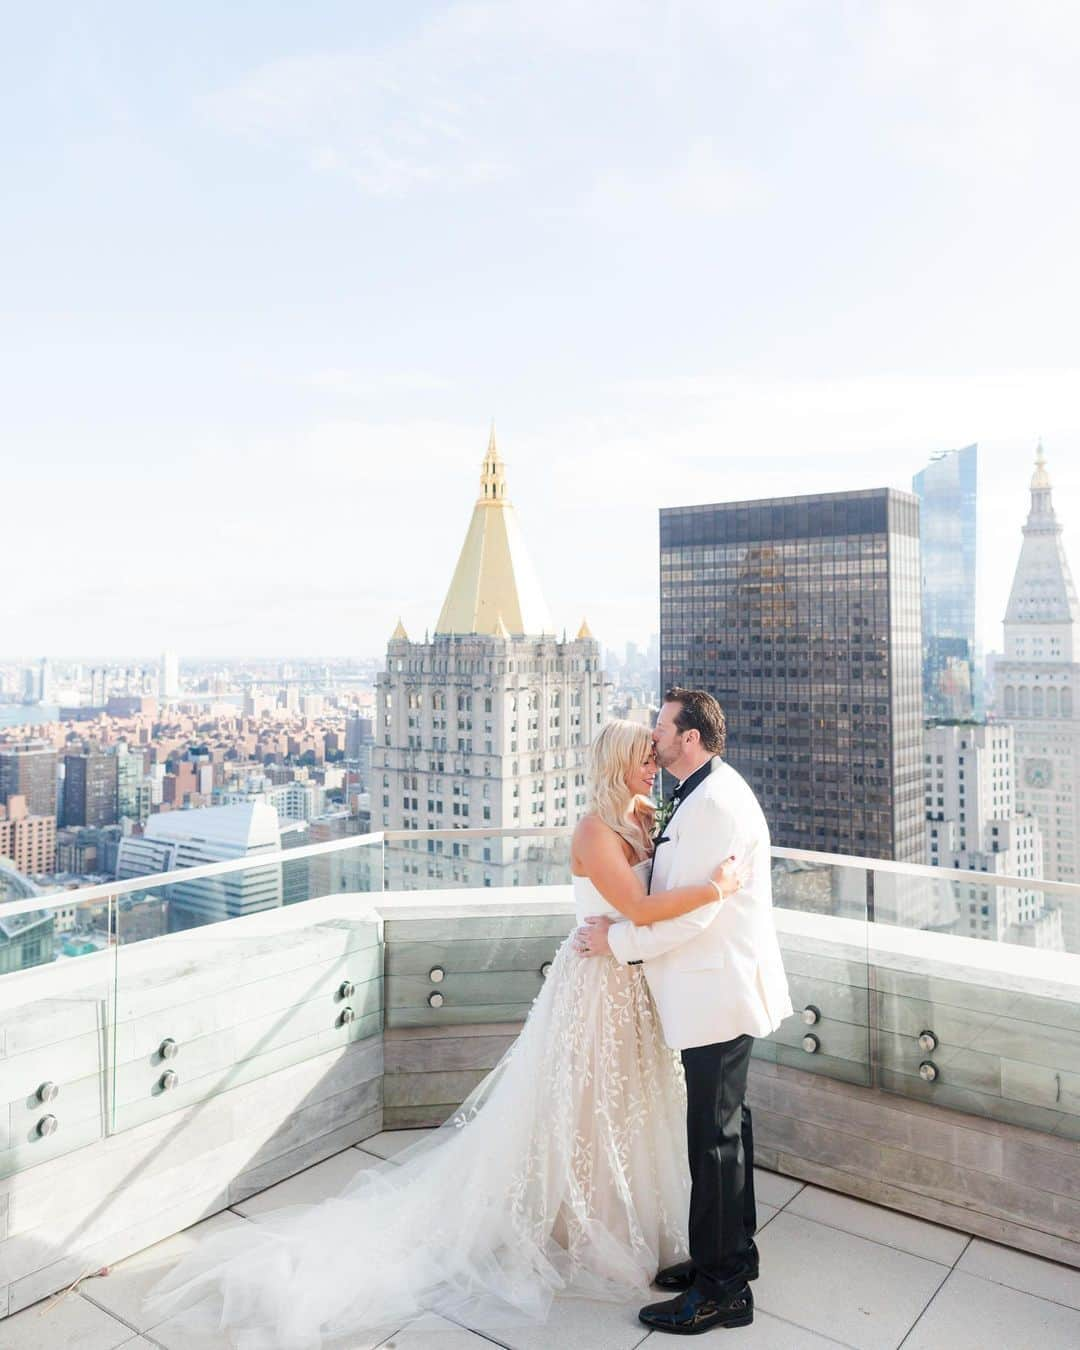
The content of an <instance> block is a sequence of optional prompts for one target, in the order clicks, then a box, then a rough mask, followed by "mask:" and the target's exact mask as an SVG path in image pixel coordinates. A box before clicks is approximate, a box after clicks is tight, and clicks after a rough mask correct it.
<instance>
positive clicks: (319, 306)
mask: <svg viewBox="0 0 1080 1350" xmlns="http://www.w3.org/2000/svg"><path fill="white" fill-rule="evenodd" d="M1078 57H1080V10H1077V8H1076V7H1075V6H1074V5H1072V4H1069V3H1048V2H1046V0H1028V3H1027V4H1025V5H1024V6H1023V7H1020V6H1017V5H1016V4H1015V3H1014V2H1013V0H981V3H978V4H967V3H960V2H959V0H956V2H955V3H948V4H944V5H943V4H941V3H940V0H938V2H937V3H933V4H930V3H922V2H921V0H906V2H905V3H903V4H899V3H894V4H885V5H876V4H873V3H842V2H837V3H828V4H821V3H820V2H817V3H814V2H812V0H807V2H806V3H802V2H796V0H751V2H747V3H744V2H743V0H701V3H694V2H690V0H687V2H685V3H677V2H675V0H673V2H672V3H662V2H661V0H656V2H655V3H647V4H640V3H636V2H635V0H617V3H616V2H615V0H612V2H611V3H609V0H589V3H587V4H585V5H582V4H580V3H569V2H568V0H542V2H541V0H536V3H518V2H516V0H508V2H507V3H486V2H485V0H471V2H470V3H462V4H413V3H409V2H408V0H402V2H401V3H398V4H395V5H379V4H374V3H356V0H350V2H349V3H344V2H343V3H320V0H312V3H309V4H306V5H304V6H298V5H295V4H284V3H275V2H274V0H260V3H258V4H252V3H248V4H243V3H237V4H233V5H227V6H222V5H217V4H214V5H211V4H207V3H202V2H201V0H192V2H191V3H188V4H185V5H183V6H166V5H147V4H146V3H145V0H142V2H141V3H128V2H126V0H111V2H110V3H108V4H101V3H81V4H78V5H73V4H52V3H46V4H42V5H38V6H21V7H17V8H16V9H15V10H13V11H12V12H11V14H9V16H8V19H7V22H6V25H5V42H4V44H3V48H2V50H0V128H2V130H0V141H2V145H0V151H2V153H0V184H2V188H3V210H2V211H0V250H2V254H3V258H4V267H3V281H2V285H0V457H2V466H0V556H2V557H3V559H4V563H5V568H4V576H5V584H4V585H2V586H0V659H2V658H13V657H31V656H38V655H43V654H49V655H51V656H53V657H63V656H66V655H70V656H82V657H107V656H115V657H129V656H151V655H153V654H154V653H157V652H159V651H160V650H161V649H162V648H165V647H168V648H173V649H175V650H177V651H178V652H179V653H180V654H181V656H182V657H217V656H220V657H227V658H242V657H245V656H248V657H256V656H264V655H287V656H296V657H303V656H318V655H338V656H348V655H355V656H372V655H376V654H377V653H378V652H380V651H381V650H384V648H385V643H386V639H387V638H388V636H389V634H390V631H391V630H392V628H393V626H394V624H395V623H396V621H397V619H398V616H399V615H400V616H401V617H402V618H403V620H404V622H405V625H406V627H407V628H408V629H409V631H410V633H411V634H412V635H413V636H420V635H421V634H422V632H423V630H424V629H425V628H426V627H429V626H433V625H434V622H435V619H436V617H437V615H438V611H439V608H440V606H441V603H442V600H443V596H444V593H445V590H446V587H447V585H448V584H449V579H450V575H451V573H452V570H453V566H454V563H455V561H456V558H457V553H458V550H459V548H460V546H461V542H462V540H463V538H464V533H465V529H466V526H467V524H468V519H469V514H470V512H471V508H472V503H473V501H474V500H475V497H476V494H477V490H478V484H479V477H478V475H479V469H480V462H481V459H482V457H483V454H484V450H485V448H486V444H487V436H488V427H489V423H490V421H491V419H494V421H495V424H496V428H497V435H498V440H499V445H500V449H501V451H502V454H503V456H504V458H505V459H506V461H507V470H508V480H509V487H510V495H511V497H512V498H513V500H514V501H515V502H516V504H517V506H518V510H519V514H520V517H521V521H522V525H523V528H524V530H525V532H526V536H527V538H528V540H529V544H530V547H531V551H532V553H533V556H534V560H535V563H536V566H537V569H538V571H539V573H540V576H541V579H542V581H543V583H544V587H545V590H546V592H547V598H548V602H549V606H550V608H551V609H552V611H553V613H554V616H555V619H556V622H557V624H558V625H559V626H560V627H561V626H562V625H564V624H565V626H566V627H567V628H569V629H571V631H573V630H574V629H576V627H577V625H578V623H579V622H580V620H581V618H582V616H587V618H588V620H589V623H590V626H591V627H592V629H593V631H594V632H595V633H596V634H597V636H598V637H600V638H601V640H602V641H603V642H604V643H605V644H606V645H608V646H611V647H616V648H617V647H619V646H621V644H622V643H624V642H626V641H627V640H628V639H630V640H635V641H643V640H645V639H646V638H647V637H648V634H649V633H650V632H653V631H656V628H657V626H658V624H657V605H658V601H657V581H656V577H657V549H658V545H657V508H658V507H660V506H666V505H677V504H685V503H690V502H709V501H729V500H737V499H742V498H756V497H766V496H771V495H779V494H787V493H801V492H826V491H835V490H841V489H849V488H862V487H879V486H886V485H888V486H896V487H901V488H910V485H911V477H912V475H913V473H915V472H917V471H918V470H919V469H920V468H921V467H923V466H924V464H925V463H926V461H927V459H928V457H929V456H930V454H931V453H933V452H934V451H936V450H942V449H949V448H953V447H957V446H962V445H966V444H969V443H970V442H973V441H977V442H978V443H979V445H980V447H981V455H982V477H983V490H982V498H981V508H982V530H983V541H984V545H985V546H984V548H983V552H982V561H981V582H982V629H983V641H984V642H985V644H986V646H987V647H988V648H993V647H997V646H1000V619H1001V616H1002V614H1003V612H1004V608H1005V603H1006V599H1007V594H1008V588H1009V584H1010V580H1011V575H1012V570H1013V567H1014V565H1015V561H1016V556H1017V553H1018V550H1019V543H1020V533H1019V531H1020V527H1021V525H1022V523H1023V519H1024V515H1025V512H1026V507H1027V485H1028V481H1029V479H1030V474H1031V466H1032V462H1033V457H1034V449H1035V444H1036V442H1037V440H1038V438H1039V437H1040V436H1041V437H1042V439H1043V443H1044V445H1045V449H1046V455H1047V460H1048V465H1049V469H1050V472H1051V476H1052V478H1053V481H1054V483H1055V501H1056V505H1057V508H1058V514H1059V517H1060V518H1061V519H1062V520H1063V522H1064V524H1065V526H1066V547H1067V549H1068V551H1069V552H1070V554H1071V556H1072V559H1073V562H1074V565H1075V566H1076V567H1077V568H1080V324H1078V321H1077V320H1078V312H1080V304H1078V301H1080V175H1078V174H1077V173H1076V171H1075V161H1076V135H1077V128H1078V126H1080V82H1077V80H1076V79H1075V69H1076V63H1077V59H1078Z"/></svg>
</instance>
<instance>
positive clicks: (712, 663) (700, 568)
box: [660, 489, 926, 862]
mask: <svg viewBox="0 0 1080 1350" xmlns="http://www.w3.org/2000/svg"><path fill="white" fill-rule="evenodd" d="M920 653H921V639H920V608H919V504H918V501H917V500H916V499H915V498H914V497H912V496H910V495H909V494H908V493H905V492H896V491H894V490H892V489H881V490H875V491H871V492H842V493H835V494H828V495H822V496H813V497H781V498H774V499H772V500H769V501H754V502H727V503H722V504H720V505H715V506H684V507H673V508H670V509H667V510H662V511H661V512H660V668H661V676H662V679H663V684H664V687H665V688H666V687H667V686H669V685H672V684H681V685H684V686H690V687H694V688H704V689H708V690H710V691H711V692H712V693H713V694H715V695H716V697H717V698H718V699H719V700H720V703H721V705H722V706H723V708H724V711H725V712H726V714H727V718H728V733H729V734H728V756H727V757H728V759H729V761H730V762H731V763H732V764H733V765H734V767H735V768H737V769H738V770H739V772H740V773H741V774H743V776H744V777H745V778H746V779H747V780H748V781H749V783H750V785H751V786H752V787H753V789H754V791H755V792H756V793H757V795H758V797H759V799H760V801H761V804H762V807H763V808H764V811H765V814H766V816H767V817H768V820H769V827H770V829H771V831H772V838H773V843H774V844H778V845H781V846H784V847H788V848H804V849H814V850H818V851H822V852H827V853H848V854H862V855H865V856H868V857H876V858H895V859H897V860H898V861H901V862H923V861H924V860H925V851H926V845H925V837H924V835H925V831H924V822H923V789H922V754H923V752H922V687H921V682H920Z"/></svg>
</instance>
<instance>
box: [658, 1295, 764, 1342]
mask: <svg viewBox="0 0 1080 1350" xmlns="http://www.w3.org/2000/svg"><path fill="white" fill-rule="evenodd" d="M638 1320H639V1321H641V1322H644V1323H645V1325H646V1326H647V1327H651V1328H652V1330H653V1331H669V1332H671V1333H672V1334H673V1335H676V1336H697V1335H700V1333H701V1332H703V1331H712V1329H713V1328H714V1327H748V1326H749V1325H750V1323H751V1322H753V1320H754V1295H753V1294H752V1293H751V1291H750V1286H749V1285H748V1284H744V1285H741V1286H740V1287H739V1288H738V1289H736V1290H735V1291H734V1292H731V1293H725V1294H715V1295H714V1294H706V1293H703V1292H702V1290H700V1289H696V1288H695V1289H688V1290H687V1291H686V1293H685V1294H680V1295H679V1297H678V1298H673V1299H670V1300H669V1301H668V1302H667V1303H651V1304H650V1305H649V1306H648V1307H647V1308H642V1310H641V1311H640V1312H639V1313H638Z"/></svg>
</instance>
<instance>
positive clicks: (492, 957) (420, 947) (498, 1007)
mask: <svg viewBox="0 0 1080 1350" xmlns="http://www.w3.org/2000/svg"><path fill="white" fill-rule="evenodd" d="M383 913H384V919H385V925H384V940H385V943H386V959H385V970H386V1025H387V1026H388V1027H444V1026H467V1025H475V1024H479V1023H485V1022H523V1021H524V1020H525V1018H526V1016H527V1015H528V1012H529V1008H530V1007H531V1005H532V1002H533V1000H534V999H535V998H536V996H537V994H538V993H539V992H540V990H541V988H542V987H543V983H544V980H545V979H546V977H547V973H548V968H549V966H550V964H551V962H552V960H553V959H554V957H555V953H556V952H557V951H558V949H559V947H560V946H561V945H562V943H563V942H564V940H565V939H566V936H567V934H568V933H569V932H570V931H571V929H572V928H573V926H574V915H573V909H572V906H571V905H570V903H569V901H568V900H567V901H564V902H562V903H561V904H559V905H558V906H557V907H555V912H553V913H513V914H507V913H493V914H464V915H462V914H457V915H454V916H453V917H449V916H448V917H441V916H439V915H438V914H437V913H432V912H427V913H424V912H421V913H420V914H410V915H409V916H408V917H395V915H394V910H393V908H391V907H390V906H389V905H388V906H387V908H385V909H384V911H383Z"/></svg>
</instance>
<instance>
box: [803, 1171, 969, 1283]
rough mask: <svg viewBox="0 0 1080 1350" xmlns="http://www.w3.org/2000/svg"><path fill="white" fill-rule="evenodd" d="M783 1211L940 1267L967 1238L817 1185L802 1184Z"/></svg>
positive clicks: (952, 1262)
mask: <svg viewBox="0 0 1080 1350" xmlns="http://www.w3.org/2000/svg"><path fill="white" fill-rule="evenodd" d="M785 1212H786V1213H788V1214H798V1215H800V1216H801V1217H802V1218H804V1219H814V1220H816V1221H817V1222H818V1223H827V1224H829V1225H830V1227H832V1228H841V1229H843V1231H844V1232H845V1233H854V1234H855V1235H856V1236H857V1237H864V1238H870V1239H872V1240H873V1241H874V1242H880V1243H882V1244H883V1245H884V1246H886V1247H895V1248H896V1249H897V1250H898V1251H902V1252H910V1253H911V1254H912V1255H913V1256H925V1257H926V1259H927V1260H928V1261H938V1262H940V1263H941V1264H942V1265H943V1266H952V1265H955V1263H956V1261H957V1259H958V1258H959V1256H960V1254H961V1253H962V1252H963V1250H964V1248H965V1247H966V1246H967V1244H968V1242H969V1241H970V1240H971V1239H970V1238H969V1237H968V1235H967V1233H958V1232H956V1231H955V1229H952V1228H942V1227H941V1226H940V1225H939V1224H936V1223H929V1222H927V1220H925V1219H915V1218H912V1217H911V1216H910V1215H908V1214H898V1213H897V1212H896V1210H893V1209H883V1208H882V1207H881V1206H880V1205H872V1204H869V1203H867V1201H865V1200H855V1199H853V1198H852V1197H851V1196H850V1195H840V1194H838V1193H837V1192H836V1191H827V1190H824V1189H823V1188H822V1187H820V1186H805V1187H804V1188H803V1189H802V1190H801V1191H800V1192H799V1194H798V1195H797V1196H795V1198H794V1199H793V1200H792V1201H790V1202H789V1204H788V1205H787V1208H786V1211H785Z"/></svg>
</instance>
